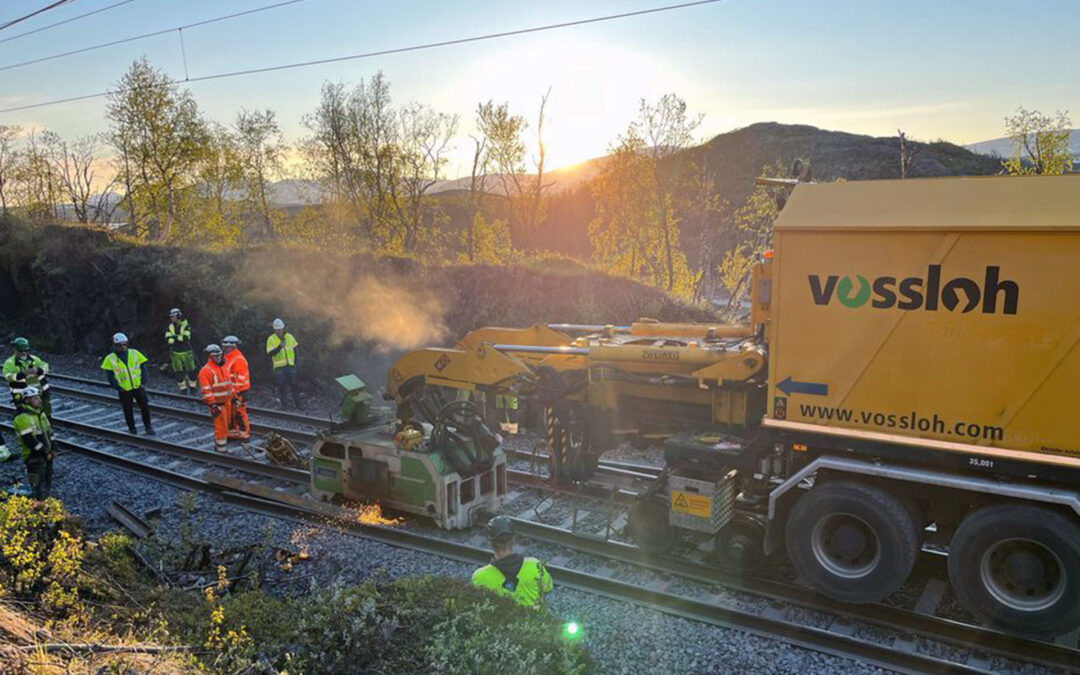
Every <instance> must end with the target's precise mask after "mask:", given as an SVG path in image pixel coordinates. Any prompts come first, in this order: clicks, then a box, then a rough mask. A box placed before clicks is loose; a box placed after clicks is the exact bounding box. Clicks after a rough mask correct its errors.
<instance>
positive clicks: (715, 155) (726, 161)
mask: <svg viewBox="0 0 1080 675" xmlns="http://www.w3.org/2000/svg"><path fill="white" fill-rule="evenodd" d="M918 145H919V146H921V147H922V150H921V151H920V152H919V153H918V154H917V155H916V156H915V160H914V163H913V165H912V168H911V173H910V176H911V177H913V178H914V177H929V176H966V175H986V174H994V173H997V172H998V171H1000V170H1001V164H1000V162H998V161H997V160H995V159H992V158H989V157H984V156H982V155H978V154H976V153H973V152H971V151H969V150H966V149H964V148H962V147H960V146H958V145H954V144H952V143H946V142H944V141H938V142H935V143H919V144H918ZM687 154H688V157H690V158H692V159H694V160H695V161H698V162H700V163H702V164H704V165H705V166H708V167H709V169H710V171H712V173H713V175H715V176H716V178H717V182H718V183H719V184H720V187H721V192H722V193H723V196H724V197H725V198H726V199H727V200H728V201H730V202H731V203H733V204H738V203H739V202H741V201H742V200H743V199H745V198H746V195H747V194H749V193H750V191H751V190H752V189H753V184H754V178H756V177H757V176H759V175H760V174H761V169H762V167H763V166H764V165H766V164H769V163H772V162H774V161H776V160H781V161H782V163H783V164H784V165H785V166H790V164H791V163H792V161H794V160H795V159H796V158H803V159H808V160H810V163H811V165H812V166H813V178H814V180H817V181H832V180H836V179H838V178H844V179H847V180H878V179H885V178H899V177H900V164H899V158H900V142H899V139H897V137H895V136H884V137H882V136H864V135H860V134H850V133H847V132H844V131H829V130H826V129H818V128H817V127H812V126H809V125H805V124H778V123H776V122H762V123H758V124H752V125H750V126H748V127H744V128H742V129H736V130H735V131H731V132H728V133H725V134H720V135H719V136H716V137H715V138H713V139H712V140H710V141H708V142H707V143H704V144H703V145H701V146H699V147H697V148H693V149H691V150H689V151H688V153H687Z"/></svg>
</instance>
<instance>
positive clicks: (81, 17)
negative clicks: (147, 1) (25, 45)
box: [0, 0, 135, 44]
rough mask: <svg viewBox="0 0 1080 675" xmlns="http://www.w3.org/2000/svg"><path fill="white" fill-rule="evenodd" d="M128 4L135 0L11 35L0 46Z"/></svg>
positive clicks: (123, 1)
mask: <svg viewBox="0 0 1080 675" xmlns="http://www.w3.org/2000/svg"><path fill="white" fill-rule="evenodd" d="M129 2H135V0H121V2H116V3H113V4H111V5H107V6H105V7H102V8H100V9H95V10H94V11H92V12H86V13H85V14H79V15H76V16H73V17H71V18H70V19H64V20H63V21H57V22H56V23H50V24H49V25H47V26H42V27H41V28H35V29H34V30H28V31H25V32H22V33H18V34H16V35H12V36H11V37H6V38H4V39H2V40H0V44H3V43H5V42H11V41H12V40H18V39H19V38H21V37H26V36H27V35H33V34H34V33H40V32H41V31H44V30H49V29H50V28H56V27H57V26H63V25H64V24H65V23H71V22H72V21H78V20H79V19H83V18H86V17H88V16H92V15H94V14H100V13H101V12H106V11H108V10H110V9H112V8H114V7H119V6H120V5H126V4H128V3H129Z"/></svg>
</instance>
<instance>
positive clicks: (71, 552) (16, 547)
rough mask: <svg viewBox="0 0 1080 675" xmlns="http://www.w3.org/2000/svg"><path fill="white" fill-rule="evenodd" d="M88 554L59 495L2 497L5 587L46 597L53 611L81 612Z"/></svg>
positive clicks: (0, 561)
mask: <svg viewBox="0 0 1080 675" xmlns="http://www.w3.org/2000/svg"><path fill="white" fill-rule="evenodd" d="M82 560H83V548H82V540H81V539H80V538H79V535H78V534H77V532H76V531H75V528H74V527H73V525H72V523H71V522H70V521H69V520H68V517H67V514H66V513H65V512H64V508H63V506H62V505H61V504H60V502H59V501H57V500H55V499H46V500H45V501H43V502H38V501H36V500H33V499H29V498H27V497H21V496H13V497H9V498H8V499H6V500H5V501H3V502H0V590H3V591H4V592H9V593H13V594H14V595H16V596H17V597H20V598H36V599H40V601H41V605H42V608H43V609H45V610H46V611H47V612H49V613H50V615H53V616H59V617H66V616H69V615H77V614H78V613H80V612H81V611H82V605H81V603H80V601H79V591H78V581H79V575H80V572H81V569H82Z"/></svg>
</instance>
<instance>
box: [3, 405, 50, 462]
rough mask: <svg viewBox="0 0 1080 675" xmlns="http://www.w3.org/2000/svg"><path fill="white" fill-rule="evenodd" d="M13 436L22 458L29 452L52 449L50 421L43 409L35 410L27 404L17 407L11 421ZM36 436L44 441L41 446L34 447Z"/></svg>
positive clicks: (47, 451) (27, 455) (41, 451)
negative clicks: (17, 442)
mask: <svg viewBox="0 0 1080 675" xmlns="http://www.w3.org/2000/svg"><path fill="white" fill-rule="evenodd" d="M12 427H13V428H14V429H15V436H16V437H17V438H18V439H19V447H20V448H21V449H22V458H23V459H24V460H25V459H26V458H27V457H29V456H30V455H31V453H34V452H37V453H43V454H44V453H49V452H52V450H53V442H52V441H53V435H52V423H50V422H49V416H48V415H46V414H45V411H44V410H37V409H34V408H32V407H30V406H28V405H23V406H20V407H19V414H18V415H16V416H15V421H14V422H13V423H12ZM35 436H36V437H38V438H39V439H41V440H42V441H43V442H44V445H43V447H40V448H39V447H36V445H37V441H35V440H33V438H34V437H35Z"/></svg>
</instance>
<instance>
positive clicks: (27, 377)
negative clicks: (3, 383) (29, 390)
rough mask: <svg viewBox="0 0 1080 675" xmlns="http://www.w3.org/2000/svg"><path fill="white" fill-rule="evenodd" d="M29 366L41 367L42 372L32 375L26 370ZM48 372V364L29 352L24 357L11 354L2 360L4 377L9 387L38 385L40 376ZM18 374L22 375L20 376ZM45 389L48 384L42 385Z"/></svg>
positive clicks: (20, 387)
mask: <svg viewBox="0 0 1080 675" xmlns="http://www.w3.org/2000/svg"><path fill="white" fill-rule="evenodd" d="M30 368H41V370H42V373H41V374H40V375H38V374H37V373H34V374H33V375H31V374H29V373H28V372H26V371H27V370H29V369H30ZM48 374H49V364H47V363H45V362H44V361H42V360H41V359H39V358H38V357H36V356H34V355H33V354H31V355H30V356H29V357H27V358H25V359H20V358H19V356H18V354H12V355H11V358H9V359H8V360H7V361H4V379H5V380H7V383H8V386H10V387H11V388H13V389H14V388H19V389H22V388H23V387H26V386H34V387H40V385H41V378H42V377H44V376H46V375H48ZM20 375H21V376H22V377H20ZM43 388H44V389H47V388H48V386H46V387H43Z"/></svg>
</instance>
